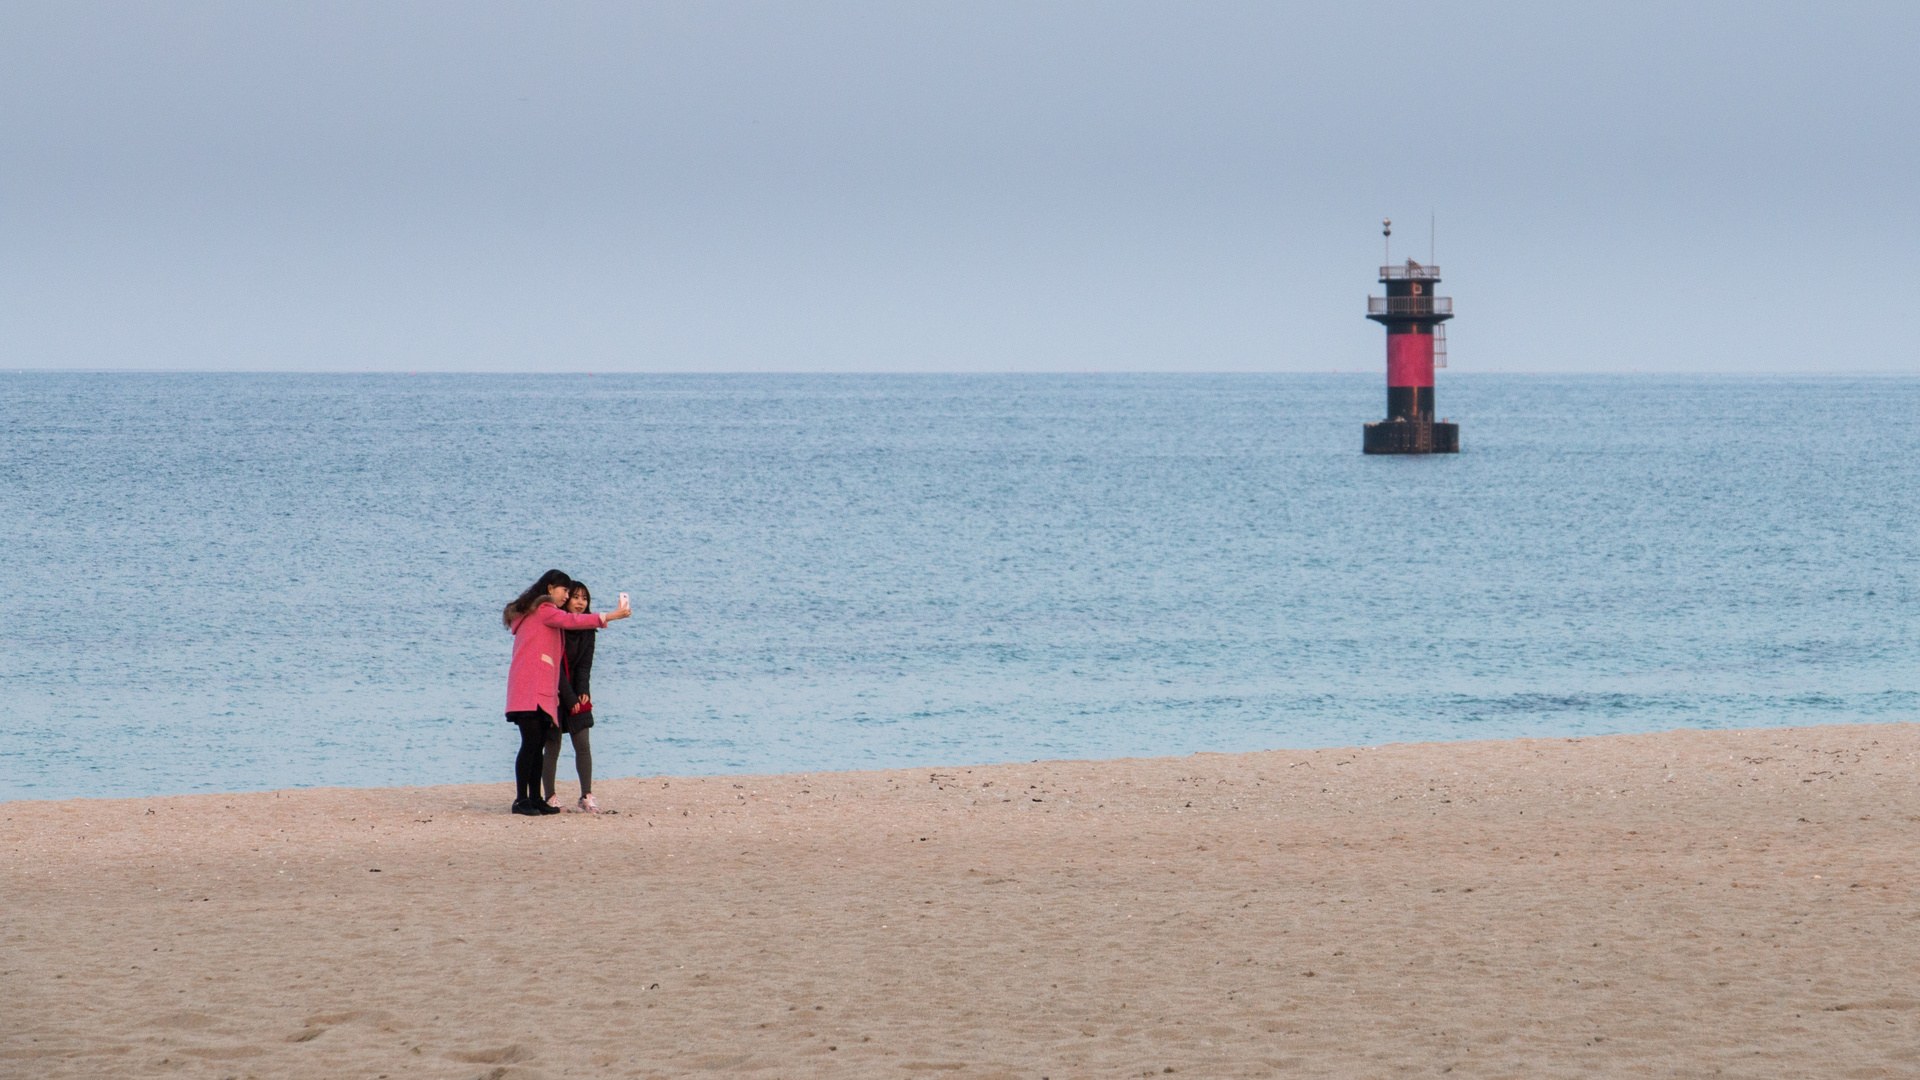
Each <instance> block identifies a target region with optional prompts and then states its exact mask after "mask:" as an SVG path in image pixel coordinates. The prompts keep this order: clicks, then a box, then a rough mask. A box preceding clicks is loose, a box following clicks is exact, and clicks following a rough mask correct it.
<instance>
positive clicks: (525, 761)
mask: <svg viewBox="0 0 1920 1080" xmlns="http://www.w3.org/2000/svg"><path fill="white" fill-rule="evenodd" d="M572 585H573V582H572V580H571V579H570V578H568V577H567V575H565V574H563V573H561V572H560V571H558V570H549V571H547V572H546V573H544V574H542V575H540V580H539V581H536V582H534V583H533V585H532V587H531V588H529V589H527V591H526V592H523V593H521V594H520V595H519V596H518V597H517V598H515V599H514V601H513V603H511V604H508V605H507V607H506V610H505V611H503V612H501V613H500V620H501V621H502V622H504V623H506V624H507V629H509V630H511V631H513V663H512V665H510V666H509V667H508V668H507V719H508V720H511V721H513V722H514V723H515V724H518V725H519V726H520V756H519V757H517V758H515V759H514V762H513V776H514V781H515V783H517V784H518V785H519V789H518V791H517V793H516V794H515V795H514V799H513V812H514V813H516V814H528V815H539V814H557V813H559V812H560V808H559V807H557V806H548V805H547V803H546V801H545V800H544V799H542V798H540V763H541V750H542V748H544V747H545V746H546V742H547V729H548V728H550V727H557V725H558V724H559V723H560V721H559V720H558V719H557V717H558V716H559V715H560V660H561V657H562V656H563V655H564V653H565V638H564V632H565V631H567V630H598V629H600V628H601V627H604V626H606V625H607V624H608V623H610V622H612V621H614V620H615V619H624V618H626V617H627V616H629V615H631V614H633V609H632V608H630V607H628V606H627V605H626V604H621V605H620V609H619V610H618V611H613V612H609V613H608V614H605V615H588V614H580V615H575V614H572V613H570V612H568V611H567V610H566V604H567V595H568V591H569V590H570V589H571V587H572Z"/></svg>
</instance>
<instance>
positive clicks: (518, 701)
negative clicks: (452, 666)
mask: <svg viewBox="0 0 1920 1080" xmlns="http://www.w3.org/2000/svg"><path fill="white" fill-rule="evenodd" d="M606 625H607V620H606V619H605V618H604V617H602V616H599V615H575V614H573V613H571V612H567V611H561V610H560V609H559V608H557V607H554V606H553V601H551V600H542V601H540V603H539V604H538V605H536V606H535V607H534V609H533V610H532V611H530V612H528V613H527V614H526V615H524V616H522V617H521V619H520V621H519V622H517V623H514V624H513V663H512V665H510V666H509V667H508V668H507V711H508V712H510V713H516V712H531V711H533V710H534V709H545V710H546V711H547V715H548V716H559V715H560V663H561V654H562V653H563V652H565V651H566V638H565V637H564V636H562V633H561V631H564V630H598V629H600V628H601V627H604V626H606Z"/></svg>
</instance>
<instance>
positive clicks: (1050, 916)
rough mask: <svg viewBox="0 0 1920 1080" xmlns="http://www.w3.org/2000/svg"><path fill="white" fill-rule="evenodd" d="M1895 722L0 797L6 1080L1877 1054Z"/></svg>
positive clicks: (1393, 1070)
mask: <svg viewBox="0 0 1920 1080" xmlns="http://www.w3.org/2000/svg"><path fill="white" fill-rule="evenodd" d="M503 739H504V737H503ZM1917 752H1920V727H1916V726H1914V725H1907V724H1892V725H1875V726H1853V727H1813V728H1790V729H1770V730H1758V731H1736V732H1691V731H1686V732H1672V733H1664V734H1657V735H1644V736H1613V737H1605V738H1590V739H1578V740H1570V739H1551V740H1517V741H1506V742H1480V743H1452V744H1427V745H1402V746H1388V747H1380V748H1376V749H1342V750H1313V751H1274V752H1269V753H1258V754H1241V755H1209V754H1202V755H1196V756H1192V757H1184V758H1167V759H1151V760H1138V759H1136V760H1122V761H1103V762H1074V761H1068V762H1043V763H1035V764H1030V765H998V766H991V767H979V766H974V767H964V766H963V767H953V768H942V769H915V770H899V771H889V772H858V773H832V774H808V775H787V776H757V777H713V778H706V779H663V778H653V779H628V780H609V781H605V782H604V783H602V784H600V785H599V796H600V799H601V801H602V804H603V805H604V806H606V807H608V808H611V809H614V810H617V811H619V812H618V813H617V814H604V815H600V816H597V817H590V816H586V815H579V814H569V815H565V816H559V817H549V818H539V819H530V818H516V817H512V816H509V815H508V814H507V804H508V802H509V801H510V799H511V795H512V786H511V784H510V783H509V782H502V783H498V784H491V785H475V786H462V787H432V788H399V789H383V790H344V789H322V790H300V791H280V792H268V793H261V794H248V795H209V796H187V797H174V798H151V799H132V800H100V801H69V802H13V803H5V804H0V819H4V820H0V858H3V861H4V867H3V868H0V880H4V882H5V895H6V901H7V902H6V906H5V915H4V925H3V927H0V943H3V944H4V947H3V948H0V985H4V986H5V987H6V988H7V993H5V994H4V995H0V1074H4V1075H6V1076H9V1077H12V1076H18V1077H41V1078H50V1077H98V1076H185V1077H277V1076H294V1077H368V1078H378V1077H396V1078H397V1077H448V1078H462V1080H464V1078H470V1077H490V1078H496V1080H505V1078H508V1077H513V1078H523V1080H530V1078H534V1077H560V1076H687V1075H695V1074H711V1073H721V1074H726V1073H740V1074H752V1075H756V1076H765V1077H785V1076H856V1077H868V1076H872V1077H919V1076H941V1077H944V1076H952V1077H1032V1078H1043V1077H1044V1078H1050V1080H1065V1078H1069V1077H1125V1076H1134V1077H1138V1076H1147V1075H1165V1074H1168V1073H1174V1074H1182V1073H1184V1074H1187V1075H1191V1076H1205V1077H1213V1076H1340V1077H1371V1076H1400V1075H1441V1074H1446V1073H1452V1074H1455V1075H1465V1076H1483V1077H1543V1076H1576V1075H1579V1076H1590V1075H1604V1076H1658V1077H1669V1076H1728V1077H1755V1078H1759V1077H1769V1078H1775V1077H1790V1076H1808V1077H1816V1076H1817V1077H1874V1076H1913V1075H1916V1074H1920V896H1916V893H1915V878H1914V875H1913V858H1914V856H1913V852H1914V847H1915V845H1914V837H1915V836H1916V835H1917V834H1920V786H1917V785H1916V780H1920V773H1917V772H1916V756H1915V755H1916V753H1917ZM508 753H509V748H508V747H506V744H505V742H504V741H503V743H502V771H503V772H505V771H506V765H507V757H508ZM563 771H564V770H563ZM562 790H563V793H565V792H567V791H570V790H571V785H566V786H563V789H562Z"/></svg>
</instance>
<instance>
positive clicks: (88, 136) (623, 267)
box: [0, 0, 1920, 376]
mask: <svg viewBox="0 0 1920 1080" xmlns="http://www.w3.org/2000/svg"><path fill="white" fill-rule="evenodd" d="M1916 52H1920V5H1914V4H1911V3H1905V4H1865V3H1863V4H1849V3H1822V4H1813V3H1806V4H1791V5H1789V4H1776V3H1767V2H1764V0H1761V2H1750V3H1739V4H1733V3H1711V2H1709V3H1693V4H1673V3H1671V2H1670V0H1667V2H1661V3H1651V4H1641V3H1618V4H1606V5H1595V4H1542V3H1499V4H1477V3H1462V4H1451V3H1430V4H1419V5H1415V4H1405V5H1379V4H1339V3H1324V2H1323V3H1318V4H1311V5H1296V4H1288V3H1280V2H1271V0H1269V2H1258V3H1235V2H1229V0H1220V2H1211V3H1193V2H1188V3H1171V2H1166V3H1154V4H1142V3H1130V2H1125V0H1113V2H1106V3H1097V4H1095V3H1048V2H1044V0H1019V2H1014V3H1001V2H998V0H963V2H956V3H947V2H938V0H932V2H915V3H901V2H898V0H892V2H876V3H842V2H832V0H818V2H811V3H735V2H728V0H701V2H698V3H692V2H689V3H672V4H659V3H642V2H623V3H586V4H582V3H567V2H563V0H542V2H540V3H521V4H502V3H489V2H483V0H459V2H449V3H405V2H395V0H381V2H375V3H361V2H356V0H330V2H327V3H318V4H302V3H292V2H276V3H273V4H260V3H254V2H246V3H231V4H221V3H197V2H193V0H171V2H167V3H136V2H126V3H117V4H97V3H90V2H87V0H57V2H45V3H38V2H28V0H13V2H9V3H6V4H4V5H0V147H3V149H0V366H4V367H7V368H16V369H44V368H53V369H167V370H180V369H187V370H261V371H283V370H290V371H411V370H420V371H532V372H545V371H553V372H580V371H594V372H615V371H863V372H866V371H876V372H969V371H987V372H1003V371H1021V372H1024V371H1033V372H1051V371H1073V372H1077V371H1174V372H1179V371H1207V372H1224V371H1249V372H1287V371H1330V370H1346V371H1351V370H1375V369H1381V368H1384V360H1383V354H1384V346H1383V344H1382V340H1381V339H1382V334H1381V330H1380V328H1379V327H1378V326H1376V325H1375V324H1373V323H1370V322H1367V321H1366V319H1365V317H1364V314H1365V306H1366V305H1365V297H1366V296H1367V295H1368V293H1369V292H1370V291H1372V292H1378V291H1379V286H1378V285H1377V283H1376V280H1375V279H1376V277H1377V268H1378V267H1379V266H1380V264H1381V260H1382V258H1383V252H1382V237H1381V235H1380V221H1381V218H1382V217H1384V216H1391V217H1392V218H1393V219H1394V221H1395V230H1394V236H1393V238H1392V244H1393V246H1392V258H1393V259H1394V260H1395V261H1396V262H1397V261H1401V260H1404V259H1405V258H1407V257H1409V256H1411V257H1414V258H1417V259H1419V260H1421V261H1423V262H1425V261H1427V260H1428V257H1429V246H1430V243H1431V244H1432V246H1433V249H1434V252H1435V254H1437V257H1438V261H1439V263H1440V265H1441V267H1442V272H1443V274H1444V278H1445V285H1444V287H1443V288H1442V289H1441V290H1440V291H1441V292H1442V294H1444V295H1451V296H1453V297H1454V298H1455V310H1456V312H1457V317H1456V318H1455V320H1454V321H1453V323H1452V324H1450V327H1449V331H1450V347H1451V353H1452V369H1451V371H1450V373H1449V375H1450V376H1451V375H1452V374H1453V373H1467V372H1476V371H1481V372H1487V371H1506V372H1540V373H1559V372H1631V371H1641V372H1713V373H1746V372H1832V373H1912V372H1916V371H1920V355H1917V354H1916V351H1915V347H1914V345H1913V342H1914V340H1915V335H1914V334H1913V332H1912V331H1911V329H1910V327H1909V324H1908V323H1907V320H1906V317H1905V316H1906V315H1907V314H1911V313H1917V312H1920V303H1917V302H1916V297H1920V265H1917V264H1916V260H1915V250H1916V246H1917V245H1916V240H1920V207H1917V206H1916V201H1915V200H1916V193H1920V183H1916V181H1917V180H1920V169H1917V168H1916V167H1917V166H1920V108H1916V107H1915V103H1916V99H1917V97H1920V95H1917V94H1916V91H1917V90H1920V65H1916V64H1915V63H1914V59H1913V58H1914V56H1915V55H1916ZM1430 223H1431V230H1430ZM1430 232H1431V235H1430Z"/></svg>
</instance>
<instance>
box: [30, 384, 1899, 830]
mask: <svg viewBox="0 0 1920 1080" xmlns="http://www.w3.org/2000/svg"><path fill="white" fill-rule="evenodd" d="M1440 394H1441V405H1442V410H1441V411H1442V412H1444V413H1446V414H1447V415H1449V416H1450V417H1452V418H1453V419H1455V420H1457V421H1459V422H1460V423H1461V424H1462V425H1463V427H1462V436H1461V441H1462V446H1463V452H1462V453H1461V454H1460V455H1458V456H1457V457H1452V456H1449V457H1435V458H1427V459H1409V458H1401V459H1394V458H1366V457H1363V456H1362V455H1361V454H1360V453H1359V446H1360V424H1361V422H1362V421H1364V420H1369V419H1375V418H1377V414H1378V413H1379V411H1380V409H1381V407H1382V402H1383V398H1384V393H1383V391H1382V388H1381V380H1380V378H1379V377H1378V376H1359V375H1346V376H1317V377H1316V376H1272V377H1248V376H1234V377H1227V376H1220V377H1212V376H1140V377H1128V376H1079V377H1036V376H1004V377H995V376H975V377H935V376H927V377H916V376H892V377H858V376H821V377H808V376H795V377H781V376H723V377H702V376H673V377H638V376H635V377H604V376H603V377H585V376H581V377H559V376H551V377H536V376H528V377H518V376H439V377H427V376H420V377H411V376H364V377H362V376H289V375H119V374H115V375H101V374H74V375H68V374H46V373H41V374H34V373H27V374H6V375H4V376H0V573H3V574H4V579H5V580H6V581H7V582H8V583H9V584H11V585H12V586H13V587H14V600H13V604H14V607H15V612H14V615H13V617H12V618H10V619H8V620H6V622H5V624H4V626H5V629H4V631H0V634H3V635H4V637H0V699H3V700H4V703H5V708H4V709H0V798H59V797H68V796H75V795H141V794H154V793H170V792H187V791H210V790H246V789H261V788H272V787H284V786H306V785H354V786H370V785H390V784H430V783H446V782H456V781H474V780H500V781H503V782H504V781H506V780H507V779H508V778H509V777H510V774H511V762H510V759H511V756H512V753H513V750H514V748H515V747H516V746H517V739H516V735H515V733H514V729H513V728H512V727H510V726H509V725H508V724H507V723H506V722H505V721H504V720H503V719H502V717H501V710H502V708H503V697H504V683H505V677H506V660H507V655H508V648H509V640H510V639H509V637H508V635H507V634H506V632H505V631H504V630H502V629H501V627H500V622H499V610H500V606H501V605H502V604H503V603H504V602H505V601H506V600H507V599H508V598H510V597H511V596H512V595H514V594H515V593H516V592H518V591H519V590H520V589H521V588H523V587H525V586H526V585H527V584H528V583H529V582H530V581H532V579H533V578H534V577H535V576H536V575H538V574H539V573H540V572H541V571H543V570H545V569H547V568H548V567H560V568H562V569H565V570H567V571H569V572H571V573H573V574H574V575H575V576H577V577H580V578H583V579H584V580H586V581H587V582H588V583H589V584H590V585H592V586H593V588H594V590H595V593H596V598H597V599H598V600H600V601H603V602H605V603H608V604H610V603H611V602H612V601H613V598H614V596H615V594H616V593H618V592H619V591H622V590H625V591H627V592H630V593H632V594H633V597H634V606H635V610H636V617H635V618H634V619H632V620H631V621H628V622H626V623H621V624H616V625H615V626H614V627H613V628H611V629H610V630H607V631H605V632H603V633H602V634H601V636H600V646H599V657H598V661H597V664H596V667H595V671H594V674H595V680H594V692H595V693H594V696H595V699H596V701H597V702H598V703H599V705H600V709H599V710H598V711H599V714H600V716H601V722H600V724H599V726H598V727H596V728H595V730H594V743H595V747H594V748H595V753H596V756H597V757H598V759H599V761H598V771H599V772H600V773H601V774H602V775H604V776H622V775H637V774H653V773H660V772H665V773H678V774H687V773H715V772H738V771H752V772H771V771H793V770H813V769H849V768H868V767H882V766H899V765H909V764H956V763H974V762H990V761H1007V760H1030V759H1034V758H1062V757H1112V756H1124V755H1164V754H1182V753H1187V752H1190V751H1196V750H1228V751H1232V750H1249V749H1258V748H1272V747H1305V746H1324V745H1347V744H1378V743H1385V742H1400V741H1408V740H1427V739H1461V738H1488V737H1501V736H1514V735H1584V734H1598V733H1604V732H1626V731H1648V730H1661V729H1668V728H1674V727H1731V726H1743V727H1744V726H1764V725H1774V724H1810V723H1838V722H1853V721H1890V720H1910V719H1913V718H1915V716H1916V710H1917V709H1920V692H1917V691H1920V665H1917V664H1916V663H1915V658H1916V652H1915V648H1916V645H1917V644H1920V633H1917V632H1916V631H1917V630H1920V567H1917V566H1916V550H1917V546H1916V541H1915V534H1914V526H1915V507H1916V505H1920V481H1917V480H1916V475H1917V473H1920V470H1916V468H1915V464H1914V462H1915V459H1916V451H1920V381H1916V380H1912V379H1842V378H1825V379H1788V378H1771V379H1758V378H1756V379H1728V378H1681V377H1647V376H1637V377H1617V378H1605V377H1586V378H1544V377H1519V376H1514V377H1503V376H1472V375H1468V376H1455V377H1452V378H1449V379H1447V380H1446V381H1445V382H1444V383H1443V385H1442V386H1441V388H1440ZM562 768H563V772H562V775H563V777H564V776H565V775H567V770H568V769H570V765H563V767H562Z"/></svg>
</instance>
